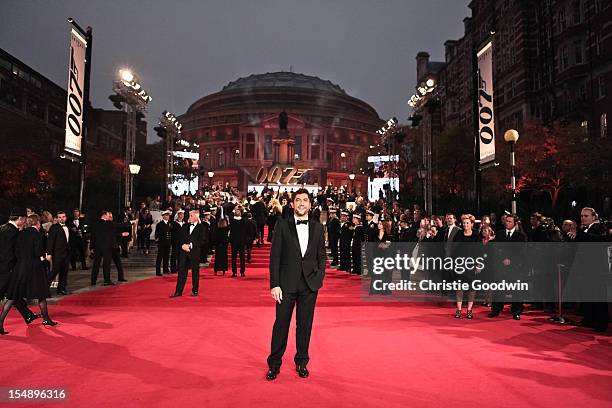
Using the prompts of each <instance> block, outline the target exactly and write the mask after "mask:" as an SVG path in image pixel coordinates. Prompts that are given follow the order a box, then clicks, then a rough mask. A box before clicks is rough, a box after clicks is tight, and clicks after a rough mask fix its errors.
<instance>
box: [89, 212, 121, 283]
mask: <svg viewBox="0 0 612 408" xmlns="http://www.w3.org/2000/svg"><path fill="white" fill-rule="evenodd" d="M109 214H110V211H107V210H104V211H102V215H101V216H100V219H99V220H98V222H97V223H96V224H95V225H94V226H93V228H92V231H91V242H90V243H89V245H90V248H91V250H93V251H94V261H93V267H92V268H91V285H92V286H94V285H95V284H96V282H97V280H98V272H99V271H100V263H102V274H103V275H104V286H108V285H114V283H113V282H111V279H110V269H111V262H112V260H113V248H116V247H117V246H118V244H117V230H116V228H115V224H114V223H113V222H112V221H111V220H110V219H109V217H110V216H109Z"/></svg>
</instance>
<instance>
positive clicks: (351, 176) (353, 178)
mask: <svg viewBox="0 0 612 408" xmlns="http://www.w3.org/2000/svg"><path fill="white" fill-rule="evenodd" d="M349 179H350V180H351V188H350V191H353V180H355V174H353V173H351V174H349Z"/></svg>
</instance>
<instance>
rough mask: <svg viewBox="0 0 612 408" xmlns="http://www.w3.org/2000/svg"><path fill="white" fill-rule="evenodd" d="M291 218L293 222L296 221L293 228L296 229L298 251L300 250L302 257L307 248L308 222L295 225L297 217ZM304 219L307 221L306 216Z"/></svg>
mask: <svg viewBox="0 0 612 408" xmlns="http://www.w3.org/2000/svg"><path fill="white" fill-rule="evenodd" d="M293 219H294V221H293V222H295V223H296V226H295V229H296V230H297V234H298V240H299V241H300V251H301V252H302V258H303V257H304V254H305V253H306V249H307V248H308V223H306V224H300V225H297V220H298V218H297V217H293ZM306 221H308V219H307V218H306Z"/></svg>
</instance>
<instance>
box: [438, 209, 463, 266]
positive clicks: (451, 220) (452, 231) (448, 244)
mask: <svg viewBox="0 0 612 408" xmlns="http://www.w3.org/2000/svg"><path fill="white" fill-rule="evenodd" d="M445 221H446V227H445V228H444V229H443V230H442V231H441V232H442V233H443V234H444V235H443V238H442V241H443V242H444V250H445V256H451V253H452V250H453V248H454V245H456V244H453V242H455V237H456V236H457V233H458V232H459V231H461V228H459V227H458V226H457V224H456V222H457V218H455V214H451V213H447V214H446V217H445Z"/></svg>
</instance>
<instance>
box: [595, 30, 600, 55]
mask: <svg viewBox="0 0 612 408" xmlns="http://www.w3.org/2000/svg"><path fill="white" fill-rule="evenodd" d="M595 55H597V56H599V55H601V34H599V33H597V34H595Z"/></svg>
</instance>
